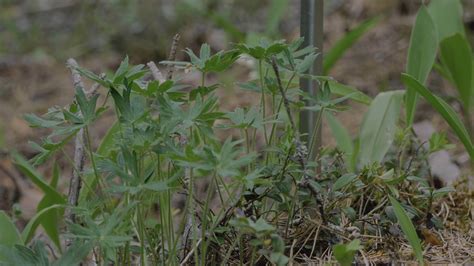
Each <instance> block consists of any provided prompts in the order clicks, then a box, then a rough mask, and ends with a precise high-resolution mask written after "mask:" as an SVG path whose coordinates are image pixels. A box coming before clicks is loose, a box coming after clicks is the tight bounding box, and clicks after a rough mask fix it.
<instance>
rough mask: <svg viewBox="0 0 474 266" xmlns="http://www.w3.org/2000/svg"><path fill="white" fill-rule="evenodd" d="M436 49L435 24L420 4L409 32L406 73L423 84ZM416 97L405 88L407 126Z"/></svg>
mask: <svg viewBox="0 0 474 266" xmlns="http://www.w3.org/2000/svg"><path fill="white" fill-rule="evenodd" d="M437 49H438V33H437V32H436V26H435V24H434V22H433V19H432V18H431V16H430V14H429V13H428V11H427V9H426V8H425V7H424V6H422V7H421V8H420V10H419V11H418V14H417V16H416V21H415V26H414V27H413V30H412V32H411V37H410V47H409V48H408V60H407V61H408V62H407V73H408V74H410V75H412V76H413V77H415V79H416V80H418V81H419V82H420V83H421V84H424V83H425V82H426V79H427V78H428V74H429V73H430V71H431V68H432V67H433V64H434V61H435V58H436V51H437ZM417 97H418V96H417V94H416V91H414V90H412V89H410V88H408V89H407V94H406V106H407V107H406V108H407V112H406V113H407V117H406V120H407V125H408V127H410V126H411V125H412V124H413V119H414V116H415V109H416V101H417Z"/></svg>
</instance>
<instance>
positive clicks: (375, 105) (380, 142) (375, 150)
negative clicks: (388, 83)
mask: <svg viewBox="0 0 474 266" xmlns="http://www.w3.org/2000/svg"><path fill="white" fill-rule="evenodd" d="M402 98H403V91H389V92H382V93H380V94H379V95H377V97H376V98H375V99H374V100H373V102H372V104H371V105H370V107H369V110H368V111H367V113H366V114H365V117H364V120H363V122H362V126H361V130H360V152H359V161H360V163H361V164H362V165H367V164H370V163H373V162H381V161H382V159H383V158H384V156H385V154H386V153H387V151H388V149H389V148H390V146H391V145H392V142H393V139H394V136H395V132H396V127H397V122H398V118H399V115H400V107H401V103H402Z"/></svg>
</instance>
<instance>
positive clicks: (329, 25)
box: [0, 0, 474, 211]
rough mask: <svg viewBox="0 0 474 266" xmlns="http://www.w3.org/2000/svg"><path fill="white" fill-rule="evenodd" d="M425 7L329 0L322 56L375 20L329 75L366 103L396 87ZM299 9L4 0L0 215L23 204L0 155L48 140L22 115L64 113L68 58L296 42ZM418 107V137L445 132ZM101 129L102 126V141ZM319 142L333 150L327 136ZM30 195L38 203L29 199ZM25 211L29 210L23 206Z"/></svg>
mask: <svg viewBox="0 0 474 266" xmlns="http://www.w3.org/2000/svg"><path fill="white" fill-rule="evenodd" d="M421 2H422V1H421V0H384V1H380V0H325V10H324V11H325V24H324V32H325V35H324V40H325V41H324V49H329V48H330V47H331V45H333V44H334V43H335V42H336V41H337V40H338V39H340V38H342V37H343V36H344V35H345V34H346V33H347V32H348V31H350V30H351V29H353V28H355V27H356V26H357V25H359V24H360V23H362V22H364V21H366V20H367V19H370V18H374V17H376V16H379V17H380V20H379V21H378V22H377V25H376V26H375V27H374V28H373V29H371V30H370V31H369V32H367V33H366V34H365V35H364V36H363V37H362V38H361V39H360V40H359V41H358V42H357V43H356V44H355V45H354V46H353V47H352V48H351V49H350V50H349V51H348V52H347V53H346V54H345V55H344V56H343V58H342V59H341V60H340V61H339V62H338V63H337V64H336V66H335V67H334V68H333V69H332V71H331V72H330V73H329V75H331V76H333V77H335V78H336V79H337V80H339V81H340V82H342V83H345V84H349V85H352V86H355V87H357V88H358V89H360V90H362V91H364V92H365V93H367V94H369V95H371V96H373V95H375V94H376V93H377V92H379V91H383V90H391V89H401V88H402V85H401V83H400V81H399V77H400V73H401V72H403V71H404V69H405V64H406V55H407V48H408V40H409V37H410V31H411V27H412V25H413V22H414V18H415V14H416V11H417V10H418V8H419V6H420V4H421ZM425 2H428V1H425ZM463 3H464V22H465V26H466V29H468V36H469V38H470V40H471V43H474V34H473V32H474V1H473V0H464V1H463ZM299 4H300V0H259V1H255V0H137V1H132V0H0V150H1V151H2V153H1V154H2V155H0V170H1V171H0V209H8V208H11V206H12V204H11V203H12V202H17V201H19V200H20V201H23V200H21V199H19V197H20V194H18V193H17V192H15V190H14V189H12V187H14V186H17V184H14V183H13V182H12V181H9V180H10V179H8V178H6V177H5V176H7V175H12V176H17V175H18V174H17V173H16V172H15V170H14V167H13V166H12V165H11V163H10V161H9V160H8V156H6V155H7V153H8V151H10V150H12V149H15V150H18V151H19V152H21V153H22V154H24V155H25V156H26V157H29V158H31V157H32V156H33V155H34V150H33V149H31V147H30V145H29V144H28V140H33V141H39V140H40V139H41V137H42V136H43V133H44V132H42V131H41V130H38V129H31V128H30V127H29V126H28V125H27V123H26V122H24V121H23V118H22V116H23V115H24V114H25V113H31V112H33V113H37V114H41V113H44V112H45V111H46V110H47V108H48V107H50V106H52V105H60V106H63V105H66V104H68V103H69V102H71V100H72V97H73V88H72V82H71V78H70V73H69V70H68V69H67V68H66V66H65V62H66V60H67V58H70V57H74V58H75V59H76V60H77V61H78V62H79V64H80V65H81V66H83V67H86V68H88V69H90V70H92V71H94V72H96V73H101V72H106V71H107V70H111V69H115V68H116V67H117V66H118V65H119V63H120V61H121V60H122V59H123V58H124V56H125V55H128V56H129V57H130V60H131V62H132V63H133V64H138V63H146V62H148V61H151V60H153V61H155V62H159V61H161V60H165V59H166V58H167V54H168V53H169V49H170V45H171V42H172V38H173V36H174V34H176V33H179V34H180V35H181V40H180V42H179V46H178V54H177V60H186V59H187V58H185V56H184V53H183V52H182V50H183V49H184V48H186V47H189V48H191V49H193V50H197V49H198V47H200V45H201V44H202V43H204V42H207V43H209V44H210V45H211V47H212V48H213V49H214V50H216V51H217V50H222V49H226V48H230V47H231V45H232V43H236V42H246V43H254V42H258V41H259V40H261V39H262V38H267V39H270V40H277V39H287V40H293V39H295V38H297V37H298V36H299V19H300V18H299V13H300V6H299ZM251 75H252V68H251V67H248V69H246V70H245V69H244V70H242V69H241V70H238V71H237V70H236V73H232V74H230V75H229V77H228V79H227V84H230V85H228V86H232V84H233V81H235V80H242V79H244V80H245V79H249V76H251ZM429 84H430V88H431V89H433V90H434V91H435V92H436V93H437V94H438V95H443V96H445V97H448V99H449V97H450V96H451V95H454V94H455V91H454V90H453V89H452V88H451V89H450V87H449V84H447V82H445V81H443V80H442V79H441V78H440V77H438V76H436V75H432V76H431V77H430V81H429ZM224 100H225V102H224V103H225V104H229V105H233V104H234V105H235V104H238V103H239V102H240V101H245V100H246V99H244V98H242V97H237V96H236V95H234V94H229V95H226V96H225V97H224ZM352 108H353V109H354V110H355V111H353V112H347V113H346V114H342V117H341V119H342V121H343V123H344V124H345V125H346V127H348V128H349V130H350V131H351V132H356V131H357V130H358V126H357V125H358V123H359V121H360V119H361V117H362V115H363V111H364V110H365V108H366V107H364V106H360V105H354V106H352ZM419 108H420V110H421V111H420V112H418V117H417V121H418V124H417V125H418V126H419V127H421V128H422V132H423V130H424V131H426V132H429V131H430V130H431V129H433V130H434V128H436V129H440V128H441V129H442V128H443V127H446V126H445V125H444V122H442V119H441V118H440V117H439V116H438V115H436V114H435V112H434V111H432V109H431V108H430V107H429V106H427V105H421V106H420V107H419ZM455 108H456V106H455ZM457 108H459V107H457ZM359 113H360V114H359ZM107 125H108V124H107V123H104V129H102V130H101V129H98V134H101V132H103V131H105V130H106V128H107ZM325 135H329V134H328V133H327V132H325ZM428 136H429V135H428ZM325 139H327V140H328V143H329V144H330V143H331V138H330V136H327V138H325ZM451 139H455V138H454V137H453V138H451ZM460 150H461V149H460ZM456 152H457V151H456V150H455V151H454V152H451V153H450V155H449V156H450V157H448V158H447V161H449V162H450V163H451V164H450V165H449V167H457V166H459V165H462V164H463V161H462V160H463V159H462V158H463V157H462V156H463V154H462V152H459V154H457V153H456ZM453 153H454V154H453ZM464 163H465V162H464ZM447 167H448V166H446V165H444V166H442V167H441V168H445V169H451V170H449V171H450V172H452V171H455V172H456V171H458V172H457V173H458V175H459V171H462V167H458V168H457V170H456V169H455V170H452V168H447ZM17 179H18V177H17ZM11 180H15V179H11ZM20 180H21V178H20ZM23 189H24V188H23ZM25 194H28V193H23V197H25ZM28 196H29V197H35V196H34V193H31V194H30V195H28ZM24 201H28V200H24ZM32 206H36V205H35V204H33V205H32ZM25 208H28V206H24V205H22V209H25ZM33 211H34V210H33Z"/></svg>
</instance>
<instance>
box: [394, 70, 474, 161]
mask: <svg viewBox="0 0 474 266" xmlns="http://www.w3.org/2000/svg"><path fill="white" fill-rule="evenodd" d="M402 82H403V83H404V84H405V86H407V87H409V88H411V89H413V90H415V91H417V92H418V93H419V94H421V95H422V96H423V97H424V98H425V99H426V100H427V101H428V102H429V103H430V104H431V106H433V107H434V108H435V109H436V111H438V113H440V114H441V116H442V117H443V118H444V120H446V122H447V123H448V124H449V125H450V126H451V128H452V129H453V131H454V132H455V133H456V135H457V136H458V138H459V139H460V140H461V142H462V143H463V144H464V147H465V148H466V150H467V152H468V154H469V156H470V157H471V160H474V146H473V144H472V142H471V139H470V137H469V134H468V132H467V130H466V128H465V127H464V125H463V123H462V122H461V119H460V118H459V116H458V115H457V114H456V112H455V111H454V110H453V108H452V107H451V106H450V105H449V104H447V103H446V102H445V101H444V100H443V99H441V98H439V97H438V96H436V95H434V94H432V93H431V92H430V91H429V90H428V89H427V88H425V87H424V86H423V85H421V84H420V83H419V82H418V81H417V80H415V79H414V78H413V77H412V76H410V75H408V74H402Z"/></svg>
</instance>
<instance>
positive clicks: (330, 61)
mask: <svg viewBox="0 0 474 266" xmlns="http://www.w3.org/2000/svg"><path fill="white" fill-rule="evenodd" d="M379 21H380V17H375V18H371V19H368V20H366V21H364V22H362V23H361V24H359V25H358V26H357V27H356V28H355V29H353V30H352V31H350V32H348V33H347V34H346V35H345V36H344V37H343V38H342V39H340V40H338V41H337V42H336V44H335V45H334V46H333V47H332V48H331V50H329V52H328V53H326V54H325V55H324V59H323V60H324V61H323V72H324V75H327V74H328V73H329V71H331V69H332V68H333V66H334V65H335V64H336V62H337V61H338V60H339V59H340V58H341V57H342V56H343V55H344V53H345V52H346V51H347V50H348V49H349V48H351V47H352V46H353V45H354V44H355V43H356V42H357V40H359V39H360V37H362V36H363V35H364V34H365V33H366V32H368V31H369V30H370V29H372V28H373V27H374V26H375V25H377V23H378V22H379Z"/></svg>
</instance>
